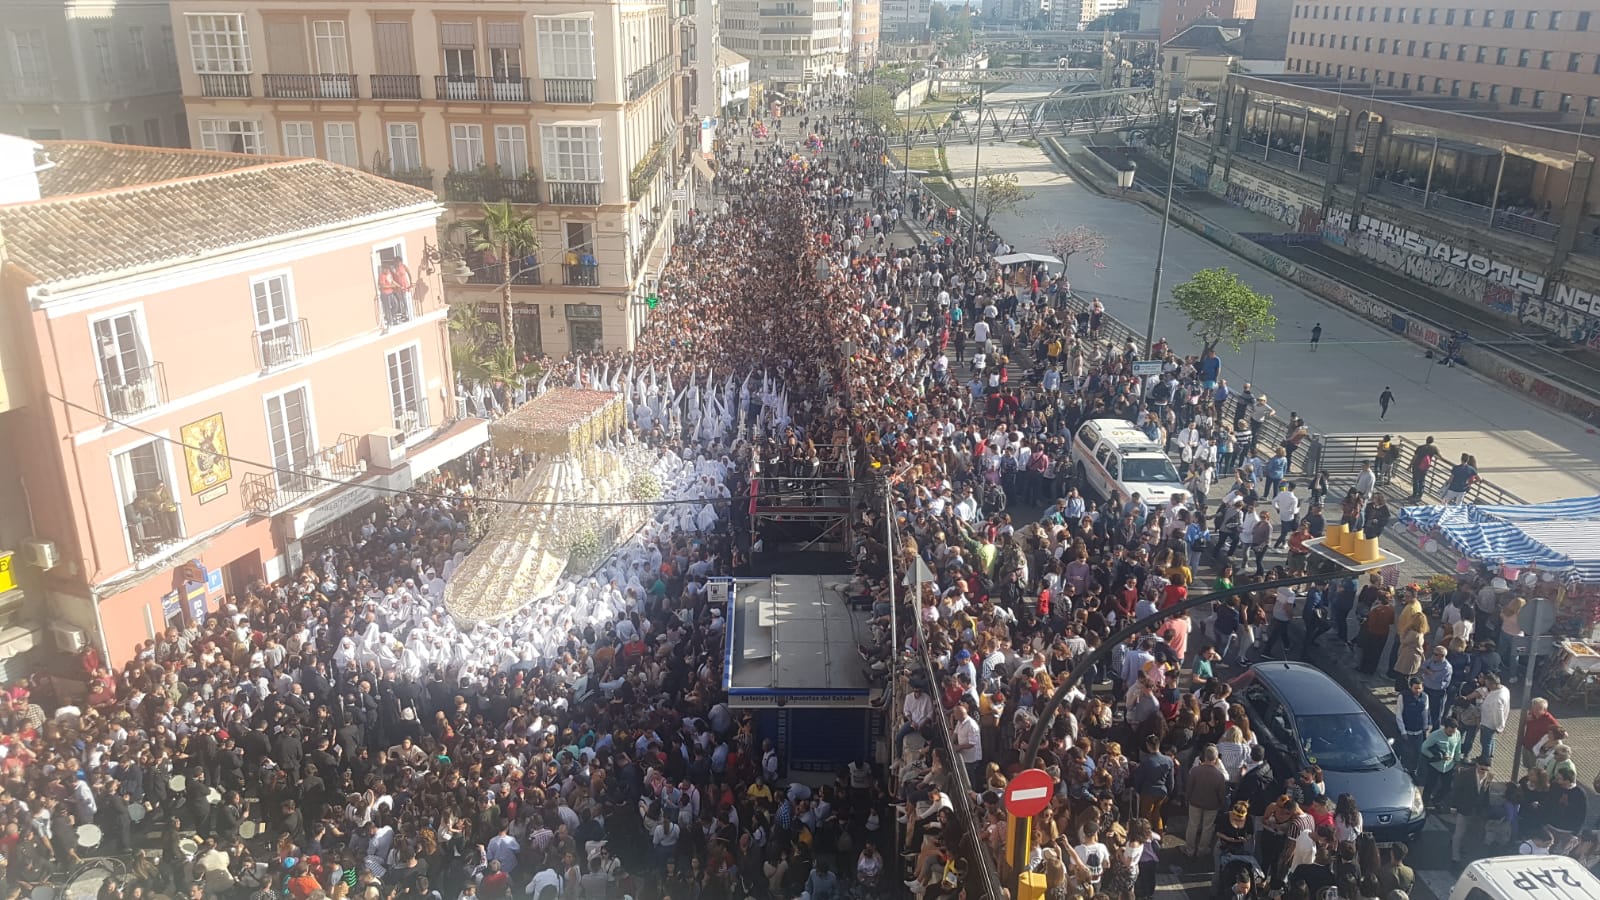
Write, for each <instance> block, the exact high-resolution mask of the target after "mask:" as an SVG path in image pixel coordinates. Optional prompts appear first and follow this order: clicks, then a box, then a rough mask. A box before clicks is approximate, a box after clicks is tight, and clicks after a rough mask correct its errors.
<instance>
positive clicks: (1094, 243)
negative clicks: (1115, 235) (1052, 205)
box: [1044, 225, 1106, 272]
mask: <svg viewBox="0 0 1600 900" xmlns="http://www.w3.org/2000/svg"><path fill="white" fill-rule="evenodd" d="M1044 246H1045V249H1046V250H1049V251H1050V255H1052V256H1055V257H1057V258H1059V259H1060V260H1061V271H1063V272H1065V271H1066V270H1067V265H1068V264H1069V263H1071V262H1072V258H1073V257H1074V256H1081V257H1083V258H1084V259H1087V260H1089V261H1091V262H1098V261H1099V260H1100V257H1101V256H1104V255H1105V252H1106V236H1105V235H1103V234H1101V233H1100V232H1098V231H1095V230H1094V229H1093V228H1090V227H1089V226H1087V225H1074V226H1073V227H1072V228H1057V229H1055V230H1054V231H1052V232H1051V233H1050V234H1049V236H1047V237H1046V238H1045V239H1044Z"/></svg>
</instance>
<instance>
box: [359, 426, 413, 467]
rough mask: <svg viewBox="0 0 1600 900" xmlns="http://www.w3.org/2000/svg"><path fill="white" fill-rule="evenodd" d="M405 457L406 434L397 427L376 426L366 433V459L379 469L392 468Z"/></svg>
mask: <svg viewBox="0 0 1600 900" xmlns="http://www.w3.org/2000/svg"><path fill="white" fill-rule="evenodd" d="M405 458H406V436H405V433H404V432H402V431H401V430H400V429H398V428H377V429H374V430H373V431H372V433H371V434H368V435H367V459H368V460H369V461H370V462H371V463H372V465H374V466H377V467H378V468H380V469H392V468H394V467H395V466H398V465H400V463H402V462H404V461H405Z"/></svg>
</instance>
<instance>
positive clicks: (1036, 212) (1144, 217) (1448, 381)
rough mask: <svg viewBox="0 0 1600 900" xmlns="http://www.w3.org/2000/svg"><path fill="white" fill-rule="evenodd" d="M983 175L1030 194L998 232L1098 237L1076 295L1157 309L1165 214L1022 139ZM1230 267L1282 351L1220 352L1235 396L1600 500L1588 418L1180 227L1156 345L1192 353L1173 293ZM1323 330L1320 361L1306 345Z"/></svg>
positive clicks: (1533, 496) (1523, 491)
mask: <svg viewBox="0 0 1600 900" xmlns="http://www.w3.org/2000/svg"><path fill="white" fill-rule="evenodd" d="M982 154H983V156H982V168H983V169H984V170H985V171H986V172H1015V173H1016V174H1017V175H1018V178H1019V180H1020V181H1021V182H1022V184H1023V185H1024V186H1025V187H1026V188H1027V189H1028V190H1029V191H1031V192H1032V197H1031V199H1030V200H1029V201H1028V202H1027V203H1026V204H1024V206H1023V207H1022V208H1021V209H1020V210H1018V211H1017V212H1015V213H1011V214H1005V215H997V216H996V217H995V218H994V221H993V222H992V224H993V226H994V227H995V229H996V230H997V231H998V232H999V233H1000V234H1001V235H1003V236H1005V237H1006V238H1007V239H1008V240H1009V241H1011V242H1012V243H1013V244H1014V245H1016V246H1017V248H1018V249H1019V250H1024V251H1027V250H1033V251H1038V250H1042V249H1043V247H1042V245H1041V243H1040V241H1041V240H1042V238H1043V237H1044V236H1045V235H1046V234H1048V233H1049V232H1050V231H1051V230H1052V229H1054V228H1057V227H1062V228H1070V227H1072V226H1074V225H1079V224H1085V225H1089V226H1091V227H1094V228H1096V229H1098V230H1099V231H1101V232H1103V233H1104V234H1105V236H1106V238H1107V242H1108V244H1109V247H1110V249H1109V251H1108V252H1107V254H1106V257H1105V259H1104V260H1102V261H1101V262H1100V263H1099V264H1093V263H1091V262H1089V261H1080V260H1074V261H1073V262H1072V267H1071V270H1070V271H1069V272H1068V276H1069V278H1070V279H1071V281H1072V284H1073V288H1074V290H1076V291H1077V292H1078V293H1079V294H1080V295H1091V296H1098V297H1100V298H1101V299H1102V300H1103V301H1104V302H1105V304H1106V308H1107V309H1108V310H1109V311H1110V312H1111V314H1112V315H1114V316H1116V317H1117V318H1120V319H1122V320H1123V321H1125V322H1129V323H1132V324H1135V326H1136V327H1139V326H1142V325H1143V323H1144V322H1145V319H1146V317H1147V316H1148V314H1149V303H1150V287H1151V276H1152V273H1153V271H1154V267H1155V257H1156V243H1157V237H1158V233H1159V230H1160V227H1161V221H1160V217H1159V216H1157V215H1155V214H1154V213H1152V212H1151V211H1149V210H1147V209H1146V208H1145V207H1144V206H1143V205H1141V204H1137V203H1132V202H1128V201H1123V200H1119V199H1116V198H1114V197H1105V196H1102V195H1100V194H1098V193H1096V192H1094V191H1093V190H1090V189H1089V188H1087V187H1085V186H1083V185H1080V184H1078V183H1077V182H1076V180H1075V179H1074V178H1073V177H1072V176H1070V175H1066V174H1063V173H1061V172H1060V171H1058V170H1057V169H1056V167H1055V166H1054V164H1053V163H1052V162H1051V161H1050V160H1049V158H1048V157H1046V156H1045V154H1044V152H1043V151H1041V150H1039V149H1035V148H1029V147H1023V146H1020V145H1018V144H1015V143H1005V144H1000V143H991V144H987V145H985V146H984V147H983V151H982ZM946 156H947V159H948V161H949V165H950V168H951V171H952V172H954V173H957V174H958V175H959V174H961V173H970V172H971V171H972V167H973V164H974V161H975V160H974V156H975V154H974V150H973V148H971V147H965V146H951V147H950V148H948V150H947V152H946ZM1213 266H1227V267H1229V268H1233V269H1235V270H1236V271H1238V272H1239V274H1240V275H1241V277H1243V278H1244V279H1245V280H1246V281H1247V282H1248V283H1250V284H1251V285H1252V286H1253V287H1255V288H1256V289H1258V290H1262V291H1266V292H1268V293H1270V294H1272V295H1273V297H1274V300H1275V302H1276V306H1277V314H1278V330H1277V340H1276V341H1275V342H1265V343H1261V344H1259V345H1255V346H1248V347H1244V348H1243V349H1242V350H1241V351H1238V352H1229V351H1227V350H1226V348H1224V353H1225V355H1224V359H1223V363H1224V370H1225V371H1224V376H1225V377H1226V378H1227V379H1228V383H1229V384H1230V385H1232V386H1234V387H1235V388H1237V387H1239V386H1240V385H1241V384H1242V383H1244V382H1246V381H1251V380H1252V379H1254V380H1256V381H1257V382H1259V384H1260V386H1261V387H1262V388H1263V389H1265V390H1266V391H1267V393H1268V395H1269V397H1270V401H1269V402H1271V404H1272V405H1273V406H1274V407H1275V408H1276V409H1277V410H1278V412H1279V413H1280V414H1284V415H1287V414H1288V413H1289V412H1290V411H1291V410H1292V411H1296V412H1299V413H1300V414H1301V415H1303V416H1305V417H1306V419H1307V420H1308V421H1309V422H1310V423H1311V425H1312V427H1313V428H1315V429H1317V430H1318V431H1322V432H1326V433H1351V432H1355V433H1373V432H1384V431H1390V430H1393V431H1394V432H1396V433H1403V434H1406V435H1409V436H1415V437H1417V438H1421V437H1425V436H1427V435H1430V434H1431V435H1435V436H1437V437H1438V439H1439V442H1440V444H1441V445H1442V446H1443V447H1444V448H1445V449H1446V450H1447V451H1448V452H1457V451H1458V450H1459V451H1470V452H1472V453H1474V454H1475V455H1476V456H1477V457H1478V462H1479V466H1480V468H1481V469H1482V470H1483V472H1484V474H1485V476H1486V477H1489V478H1491V479H1493V480H1494V481H1496V482H1497V483H1499V484H1501V485H1502V486H1504V487H1505V488H1506V489H1507V490H1510V491H1511V492H1513V493H1515V494H1517V495H1518V496H1521V497H1523V498H1524V499H1527V500H1530V501H1538V500H1549V499H1555V498H1559V497H1570V496H1580V495H1588V494H1594V493H1597V492H1600V459H1597V456H1600V436H1597V435H1596V434H1595V433H1592V432H1590V431H1589V430H1588V429H1587V428H1586V427H1585V426H1583V425H1582V424H1581V423H1577V422H1576V421H1574V420H1572V419H1570V418H1568V417H1566V416H1562V415H1560V414H1557V413H1553V412H1549V411H1547V410H1545V409H1543V408H1541V407H1537V406H1534V405H1531V404H1529V403H1528V402H1526V401H1525V400H1524V399H1523V398H1522V397H1520V396H1518V395H1515V394H1513V393H1511V392H1510V391H1508V390H1504V389H1502V388H1500V387H1498V386H1496V385H1494V384H1492V383H1490V382H1488V381H1485V380H1483V379H1481V378H1479V377H1478V376H1477V375H1475V374H1473V373H1472V372H1469V371H1466V370H1463V369H1445V368H1442V367H1439V366H1432V365H1429V364H1428V362H1427V361H1426V360H1424V359H1423V358H1422V351H1421V350H1420V348H1418V347H1417V346H1416V345H1414V344H1412V343H1411V342H1409V341H1405V340H1402V339H1399V338H1397V337H1396V336H1395V335H1393V334H1392V333H1389V332H1386V331H1384V330H1382V329H1380V328H1378V327H1376V326H1374V325H1371V324H1369V323H1367V322H1365V321H1364V320H1361V319H1358V318H1356V317H1355V316H1353V315H1350V314H1348V313H1345V312H1344V311H1342V310H1340V309H1338V308H1336V307H1333V306H1332V305H1330V304H1327V303H1325V302H1323V301H1321V300H1319V299H1317V298H1315V297H1312V296H1311V295H1309V294H1307V293H1306V292H1305V291H1302V290H1300V289H1299V288H1298V287H1296V286H1294V285H1292V284H1290V283H1289V282H1287V281H1284V280H1282V279H1280V278H1278V277H1276V276H1274V275H1272V274H1270V273H1268V272H1265V271H1263V270H1261V269H1257V268H1255V267H1254V266H1251V265H1250V264H1248V263H1245V262H1243V261H1242V260H1240V259H1238V258H1236V257H1234V256H1232V255H1231V254H1229V253H1227V252H1226V251H1224V250H1222V249H1220V248H1219V247H1217V246H1216V245H1215V244H1212V243H1211V242H1209V241H1207V240H1205V239H1203V238H1201V237H1199V236H1198V235H1195V234H1192V233H1190V232H1188V231H1185V230H1184V229H1182V228H1180V227H1177V226H1174V227H1173V228H1172V229H1171V231H1170V232H1169V234H1168V239H1167V255H1166V265H1165V273H1164V276H1165V277H1164V286H1163V290H1162V302H1161V304H1160V308H1159V311H1158V317H1159V318H1158V322H1157V326H1156V335H1157V337H1163V336H1164V337H1166V338H1168V339H1169V340H1170V342H1171V343H1172V344H1173V345H1174V346H1175V347H1176V348H1177V349H1178V350H1179V351H1182V352H1198V350H1199V349H1200V348H1199V344H1198V342H1197V341H1195V340H1194V339H1193V338H1191V337H1190V336H1189V335H1188V334H1187V333H1186V330H1185V327H1184V326H1185V323H1184V322H1183V320H1182V319H1181V318H1180V317H1179V316H1178V313H1177V310H1176V309H1175V307H1174V306H1173V304H1172V302H1171V295H1170V293H1168V288H1170V286H1171V285H1172V284H1174V283H1176V282H1179V281H1182V280H1184V279H1186V278H1188V277H1189V276H1190V275H1192V274H1193V273H1194V272H1196V271H1198V270H1199V269H1202V268H1207V267H1213ZM1319 322H1320V323H1321V324H1322V326H1323V339H1322V346H1321V348H1320V350H1319V351H1318V352H1317V353H1315V354H1313V353H1311V352H1310V351H1309V347H1308V346H1307V343H1306V341H1307V340H1308V338H1309V334H1310V330H1311V327H1312V326H1313V325H1314V324H1317V323H1319ZM1385 386H1390V387H1392V389H1393V391H1394V393H1395V395H1396V398H1397V401H1396V405H1395V406H1394V407H1393V408H1391V410H1390V415H1389V418H1388V420H1387V421H1385V420H1382V419H1380V418H1379V416H1378V403H1377V397H1378V394H1379V393H1380V392H1382V390H1383V389H1384V387H1385Z"/></svg>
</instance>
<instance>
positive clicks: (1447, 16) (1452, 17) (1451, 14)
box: [1444, 7, 1456, 25]
mask: <svg viewBox="0 0 1600 900" xmlns="http://www.w3.org/2000/svg"><path fill="white" fill-rule="evenodd" d="M1444 23H1445V24H1446V25H1454V24H1455V23H1456V11H1455V8H1454V7H1452V8H1450V9H1447V10H1445V11H1444Z"/></svg>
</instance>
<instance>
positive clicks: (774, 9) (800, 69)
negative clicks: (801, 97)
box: [722, 0, 851, 93]
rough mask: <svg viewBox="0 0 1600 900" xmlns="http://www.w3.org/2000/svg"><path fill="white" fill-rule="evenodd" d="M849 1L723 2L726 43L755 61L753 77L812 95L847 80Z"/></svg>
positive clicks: (752, 61)
mask: <svg viewBox="0 0 1600 900" xmlns="http://www.w3.org/2000/svg"><path fill="white" fill-rule="evenodd" d="M846 9H847V6H846V3H845V2H844V0H723V3H722V44H723V46H725V47H727V48H728V49H730V50H733V51H734V52H736V53H738V54H739V55H741V56H744V57H745V58H747V59H749V60H750V78H751V80H752V81H758V82H763V83H765V84H767V85H768V86H770V87H771V88H773V89H774V90H778V91H792V92H798V93H807V92H809V91H810V90H811V89H812V88H813V87H815V86H817V85H819V84H823V83H826V82H827V81H828V80H829V79H832V78H837V77H840V76H843V75H844V74H845V72H846V69H847V66H848V62H849V55H850V54H849V51H848V49H847V45H846V41H847V40H848V39H849V34H848V32H849V30H850V28H851V18H850V14H849V13H848V12H846Z"/></svg>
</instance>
